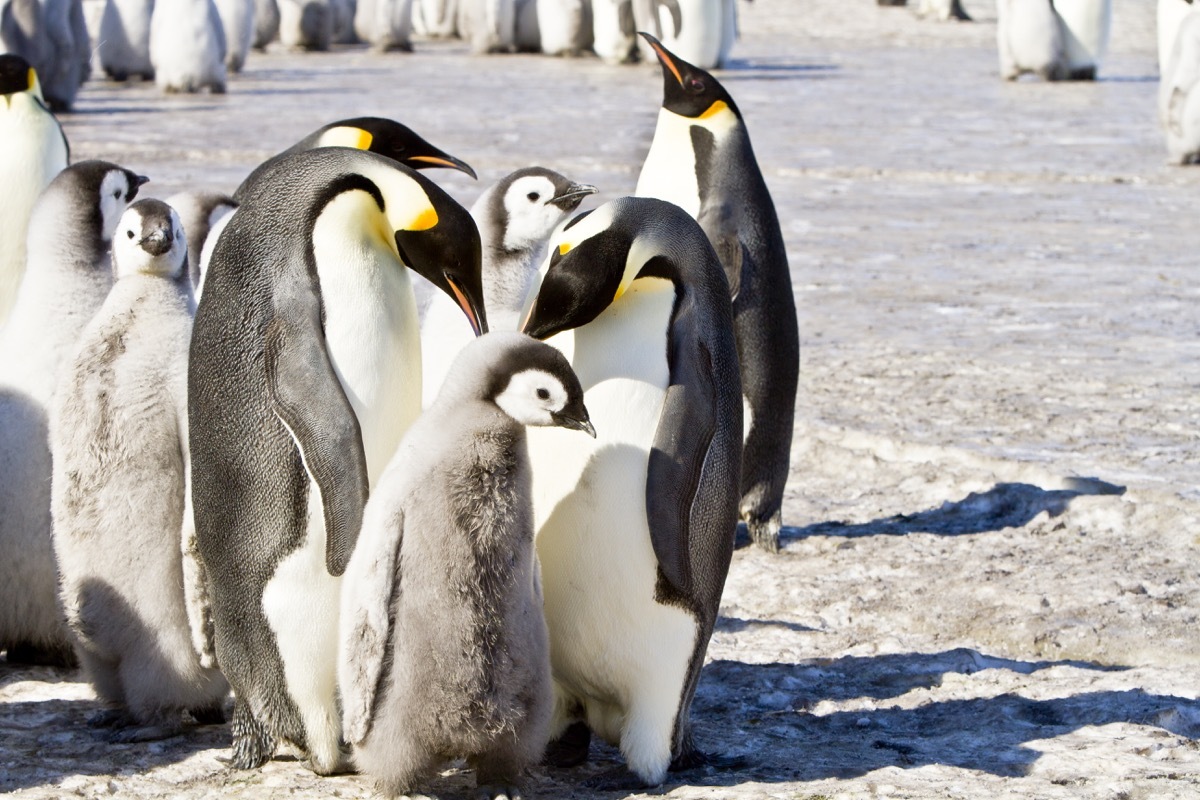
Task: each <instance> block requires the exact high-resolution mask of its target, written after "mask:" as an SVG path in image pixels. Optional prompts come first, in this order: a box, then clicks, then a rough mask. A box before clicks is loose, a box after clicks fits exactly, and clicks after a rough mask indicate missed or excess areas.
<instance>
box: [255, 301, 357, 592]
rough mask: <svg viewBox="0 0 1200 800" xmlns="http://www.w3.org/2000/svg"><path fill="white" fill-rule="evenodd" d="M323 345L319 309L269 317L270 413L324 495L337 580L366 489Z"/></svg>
mask: <svg viewBox="0 0 1200 800" xmlns="http://www.w3.org/2000/svg"><path fill="white" fill-rule="evenodd" d="M324 342H325V336H324V334H323V332H322V329H321V323H320V318H319V313H318V311H317V309H315V308H313V309H304V310H303V311H300V312H299V313H287V314H277V315H276V316H275V317H274V318H272V320H271V322H270V323H269V324H268V325H267V330H266V342H265V343H264V349H263V352H264V361H265V362H266V371H267V386H268V389H269V391H270V395H271V402H272V404H273V406H274V410H275V414H276V416H278V417H279V419H280V421H282V422H283V424H284V425H285V426H287V429H288V431H289V432H290V433H291V434H292V438H293V439H295V441H296V445H297V447H299V448H300V455H301V457H302V458H303V459H304V466H305V469H307V470H308V473H309V475H311V476H312V478H313V480H315V481H316V483H317V487H318V488H319V489H320V491H321V503H322V506H323V507H324V512H325V542H326V544H325V568H326V569H327V570H328V571H329V574H330V575H333V576H335V577H336V576H339V575H341V574H342V573H343V572H345V571H346V564H347V563H348V562H349V561H350V554H351V553H352V552H353V551H354V543H355V541H356V540H357V538H358V530H359V528H360V527H361V526H362V515H363V507H364V506H365V505H366V503H367V492H368V487H369V485H370V484H369V482H368V478H367V458H366V454H365V453H364V451H363V444H362V432H361V430H360V429H359V425H358V417H357V416H356V415H355V413H354V409H353V407H352V406H351V405H350V400H349V399H348V398H347V397H346V393H345V391H344V390H343V389H342V384H341V382H339V381H338V378H337V374H336V373H335V372H334V371H333V364H332V363H331V362H330V360H329V352H328V351H327V350H326V349H325V346H324Z"/></svg>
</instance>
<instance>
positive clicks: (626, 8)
mask: <svg viewBox="0 0 1200 800" xmlns="http://www.w3.org/2000/svg"><path fill="white" fill-rule="evenodd" d="M540 17H541V15H540V14H539V19H538V22H539V24H540V23H541V18H540ZM544 49H545V48H544V45H543V50H544ZM592 49H593V50H595V51H596V55H598V56H600V57H601V58H602V59H604V60H605V61H607V62H609V63H610V64H628V63H631V62H633V61H637V57H638V45H637V26H636V25H635V23H634V15H633V0H592Z"/></svg>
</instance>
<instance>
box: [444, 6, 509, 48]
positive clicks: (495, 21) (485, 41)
mask: <svg viewBox="0 0 1200 800" xmlns="http://www.w3.org/2000/svg"><path fill="white" fill-rule="evenodd" d="M458 35H459V36H461V37H462V38H463V39H465V40H466V41H467V42H468V43H470V45H471V52H472V53H474V54H475V55H485V54H487V53H511V52H512V51H513V50H514V49H515V48H516V35H517V8H516V2H515V0H459V3H458Z"/></svg>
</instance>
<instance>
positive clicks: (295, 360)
mask: <svg viewBox="0 0 1200 800" xmlns="http://www.w3.org/2000/svg"><path fill="white" fill-rule="evenodd" d="M479 262H480V250H479V233H478V232H477V231H476V229H475V224H474V223H473V222H472V221H471V217H470V215H469V214H468V213H467V211H466V209H464V208H462V207H461V206H459V205H458V204H457V203H455V202H454V201H453V200H452V199H450V197H449V195H447V194H446V193H445V192H444V191H442V190H441V189H439V188H438V187H437V186H436V185H434V184H433V183H432V182H431V181H430V180H429V179H428V178H424V177H422V176H421V175H419V174H418V173H416V172H413V171H412V170H409V169H408V168H406V167H403V166H400V165H399V164H397V163H396V162H394V161H392V160H390V159H387V158H384V157H382V156H378V155H375V154H373V153H367V152H363V151H360V150H352V149H349V148H321V149H319V150H310V151H305V152H301V153H292V154H287V155H284V156H279V157H277V158H275V159H272V160H271V161H269V162H268V163H267V164H266V166H265V168H264V169H261V170H259V171H258V172H257V173H256V177H255V178H254V179H253V181H252V182H251V183H250V184H249V185H246V186H243V187H242V191H241V202H240V205H239V206H238V208H237V210H236V211H234V212H233V214H232V215H231V216H230V217H229V218H228V222H227V223H226V225H225V228H224V230H223V231H222V232H221V235H220V237H219V238H218V240H217V242H216V246H215V248H214V249H213V253H212V260H211V262H210V264H209V268H208V272H207V273H206V274H205V277H204V291H203V293H202V294H201V296H200V303H199V306H198V308H197V310H196V321H195V325H194V327H193V334H192V345H191V352H190V358H189V362H188V417H189V419H188V421H189V429H190V431H191V458H192V487H193V488H192V496H193V506H194V509H195V520H196V537H197V542H198V545H199V551H200V555H201V557H202V561H203V563H204V566H205V570H206V574H207V576H208V586H209V599H210V601H211V609H212V621H213V626H212V627H213V631H214V637H215V651H216V657H217V661H218V663H220V665H221V668H222V670H223V671H224V672H225V675H226V676H227V677H228V678H229V682H230V684H231V685H232V686H233V689H234V692H235V693H236V695H237V705H236V706H235V709H234V719H233V758H232V762H231V763H232V764H233V766H235V767H239V768H243V769H249V768H252V767H256V766H258V765H260V764H261V763H263V761H265V760H266V759H268V758H270V756H271V754H272V752H273V751H274V747H275V741H276V740H277V739H283V740H286V741H289V742H291V743H293V744H294V745H296V746H298V747H300V748H302V749H303V750H304V751H306V752H307V753H308V756H309V759H310V763H311V764H312V767H313V769H314V770H316V771H318V772H321V773H329V772H333V771H335V770H337V769H338V768H339V766H340V762H341V754H340V750H339V747H338V740H339V735H340V727H341V724H340V719H339V714H338V708H337V700H336V686H335V684H336V662H337V631H338V624H337V618H338V591H339V582H340V577H339V576H340V575H341V574H342V572H343V570H344V569H345V566H346V562H347V560H348V559H349V557H350V553H351V551H352V550H353V548H354V541H355V537H357V535H358V530H359V526H360V524H361V519H362V511H363V505H364V504H365V502H366V499H367V493H368V490H369V488H370V487H371V485H373V484H374V482H375V481H376V480H378V478H379V475H380V473H381V472H382V471H383V468H384V466H385V465H386V464H387V463H388V461H389V459H391V457H392V454H393V453H394V452H395V449H396V445H397V444H398V443H399V441H400V437H401V436H402V435H403V434H404V431H405V430H406V429H407V427H408V426H409V424H411V423H412V421H413V420H414V419H415V418H416V416H417V415H418V414H419V413H420V408H421V350H420V342H419V341H418V338H419V332H418V326H417V310H416V299H415V297H414V296H413V291H412V286H411V283H410V279H409V277H408V270H409V269H412V270H415V271H418V272H419V273H420V274H421V275H423V276H424V277H425V278H427V279H428V280H429V281H430V282H432V283H433V284H434V286H436V287H438V288H440V289H441V290H442V291H445V292H447V293H450V294H453V295H454V296H455V297H456V298H457V299H458V301H459V303H460V305H461V307H462V308H463V310H464V313H466V314H467V316H468V317H469V318H470V319H471V320H472V322H473V325H474V326H475V328H476V330H477V331H486V328H487V322H486V318H485V316H484V310H483V307H482V305H481V303H480V296H481V289H480V278H479Z"/></svg>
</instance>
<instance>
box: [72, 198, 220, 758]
mask: <svg viewBox="0 0 1200 800" xmlns="http://www.w3.org/2000/svg"><path fill="white" fill-rule="evenodd" d="M112 260H113V272H114V273H115V275H116V283H115V284H114V285H113V288H112V290H111V291H110V292H109V293H108V297H107V298H106V299H105V301H104V304H103V305H102V306H101V307H100V310H99V311H97V312H96V315H95V316H94V317H92V319H91V321H90V322H89V323H88V324H87V327H85V328H84V330H83V333H82V334H80V337H79V342H78V344H77V345H76V347H75V350H74V353H73V355H72V357H71V358H70V359H69V360H68V362H67V363H65V364H64V365H63V375H62V378H61V380H60V381H59V385H58V390H57V391H56V392H55V395H54V402H53V404H52V406H51V410H50V449H51V454H52V456H53V462H54V472H53V479H52V481H51V511H52V515H53V519H54V552H55V555H56V557H57V561H58V567H59V583H60V591H61V595H60V596H61V598H62V603H63V609H64V611H65V614H66V618H67V623H68V625H69V627H70V629H71V634H72V637H73V639H74V643H75V650H76V653H77V655H78V656H79V661H80V664H81V665H82V666H83V668H84V672H85V674H86V675H87V677H88V679H89V680H90V681H91V683H92V686H93V687H94V688H95V690H96V693H97V695H99V697H100V698H101V699H102V700H103V701H105V702H106V703H107V704H109V708H108V709H107V711H105V712H101V714H99V715H97V716H96V717H94V718H93V720H92V724H94V725H104V726H111V727H114V728H115V729H116V730H115V731H114V732H113V733H112V734H111V736H110V738H111V739H112V740H113V741H120V742H133V741H147V740H151V739H162V738H165V737H168V736H173V735H175V734H177V733H180V732H181V731H182V730H183V719H182V713H183V712H184V711H191V712H193V715H194V716H195V717H196V718H197V719H202V720H206V721H221V720H223V719H224V711H223V709H222V705H223V703H224V699H225V696H226V695H227V694H228V693H229V684H228V683H226V682H225V678H224V677H222V675H221V673H220V671H219V670H218V669H216V667H215V665H212V664H211V663H210V664H209V665H208V666H204V665H203V664H202V663H201V659H202V655H203V654H202V653H199V652H197V651H196V649H195V647H194V644H193V643H194V641H195V640H196V638H197V637H195V636H194V635H193V631H192V620H193V619H195V620H196V621H197V622H202V617H200V616H199V615H193V614H189V610H188V599H189V598H194V597H199V596H202V595H203V591H204V590H203V588H202V587H195V586H192V587H191V588H187V587H186V584H187V583H188V579H189V578H196V577H198V575H197V573H196V572H195V571H194V570H186V569H185V567H184V550H185V548H186V542H187V541H188V540H189V539H190V538H191V537H190V530H191V519H190V513H189V507H188V503H187V493H188V486H187V461H188V459H187V397H186V385H187V351H188V340H189V337H190V336H191V332H192V313H193V311H194V309H195V306H194V303H193V300H192V286H191V281H190V280H189V279H188V274H187V239H186V238H185V237H184V233H183V225H182V224H181V223H180V221H179V216H178V214H176V213H175V212H174V210H172V209H171V207H170V206H168V205H167V204H166V203H164V202H162V201H161V200H139V201H138V202H136V203H134V204H133V205H131V206H130V207H129V208H128V209H127V210H126V211H125V213H124V214H123V215H122V216H121V220H120V223H119V224H118V226H117V232H116V236H115V238H114V241H113V254H112Z"/></svg>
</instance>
